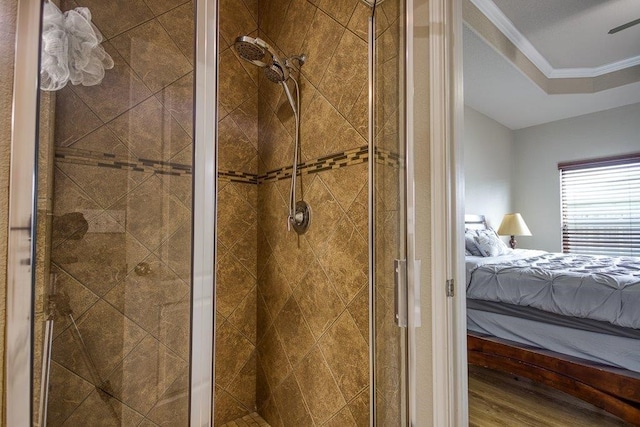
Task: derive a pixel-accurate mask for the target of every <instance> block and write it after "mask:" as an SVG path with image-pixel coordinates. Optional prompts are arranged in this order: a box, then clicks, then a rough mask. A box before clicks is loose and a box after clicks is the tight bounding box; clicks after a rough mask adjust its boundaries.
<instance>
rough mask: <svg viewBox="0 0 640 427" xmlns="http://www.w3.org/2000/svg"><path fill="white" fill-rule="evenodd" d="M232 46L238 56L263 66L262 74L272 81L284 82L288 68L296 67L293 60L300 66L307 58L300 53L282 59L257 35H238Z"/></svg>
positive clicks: (288, 71) (287, 75) (286, 78)
mask: <svg viewBox="0 0 640 427" xmlns="http://www.w3.org/2000/svg"><path fill="white" fill-rule="evenodd" d="M234 47H235V49H236V52H238V55H239V56H240V58H242V59H244V60H245V61H247V62H251V63H252V64H253V65H256V66H258V67H260V68H264V75H265V76H266V77H267V79H269V80H270V81H272V82H273V83H282V82H286V81H287V80H288V79H289V73H290V70H291V69H292V68H296V67H295V66H294V65H293V61H294V60H295V61H296V62H297V63H298V66H301V65H302V64H304V61H306V59H307V57H306V55H304V54H300V55H294V56H291V57H288V58H285V59H284V60H282V59H280V56H278V54H277V53H276V51H275V49H273V48H272V47H271V46H269V44H268V43H267V42H265V41H264V40H262V39H261V38H259V37H255V38H254V37H250V36H240V37H238V38H237V39H236V41H235V43H234ZM267 53H268V54H269V55H267ZM269 56H270V58H269Z"/></svg>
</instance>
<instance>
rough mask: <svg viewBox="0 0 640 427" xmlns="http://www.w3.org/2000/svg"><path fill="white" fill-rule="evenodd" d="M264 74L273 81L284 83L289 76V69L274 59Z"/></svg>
mask: <svg viewBox="0 0 640 427" xmlns="http://www.w3.org/2000/svg"><path fill="white" fill-rule="evenodd" d="M264 75H265V77H266V78H267V79H269V80H270V81H272V82H273V83H282V82H285V81H287V79H288V78H289V69H288V68H287V67H286V66H285V67H283V66H282V65H281V64H280V63H279V62H276V61H274V62H273V64H271V65H270V66H268V67H266V68H265V69H264Z"/></svg>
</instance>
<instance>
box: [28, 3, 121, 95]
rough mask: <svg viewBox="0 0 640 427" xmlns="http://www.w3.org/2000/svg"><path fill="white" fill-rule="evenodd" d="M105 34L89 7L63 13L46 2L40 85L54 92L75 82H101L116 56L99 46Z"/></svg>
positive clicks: (86, 83)
mask: <svg viewBox="0 0 640 427" xmlns="http://www.w3.org/2000/svg"><path fill="white" fill-rule="evenodd" d="M101 42H102V34H100V31H98V29H97V28H96V27H95V26H94V25H93V24H92V23H91V12H90V11H89V9H87V8H86V7H77V8H75V9H74V10H70V11H68V12H65V13H62V12H61V11H60V9H58V7H57V6H56V5H55V4H53V2H50V1H49V2H46V3H45V4H44V10H43V20H42V52H41V67H40V88H41V89H42V90H47V91H53V90H59V89H62V88H63V87H65V85H66V84H67V82H68V81H71V83H73V84H74V85H79V84H82V85H84V86H94V85H97V84H99V83H100V82H102V79H103V78H104V70H105V69H111V68H113V59H111V56H109V54H108V53H107V52H105V50H104V48H103V47H102V46H101V45H100V43H101Z"/></svg>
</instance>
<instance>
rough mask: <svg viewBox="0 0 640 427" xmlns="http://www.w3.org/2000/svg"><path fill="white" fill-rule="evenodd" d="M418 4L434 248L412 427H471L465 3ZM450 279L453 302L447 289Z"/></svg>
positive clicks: (423, 188) (418, 61) (428, 238)
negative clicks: (464, 141) (465, 237)
mask: <svg viewBox="0 0 640 427" xmlns="http://www.w3.org/2000/svg"><path fill="white" fill-rule="evenodd" d="M414 3H415V7H414V34H415V37H414V51H413V54H414V88H415V93H414V118H415V119H416V120H415V123H414V126H413V127H414V133H415V138H416V159H417V160H416V161H420V160H424V163H423V164H427V165H429V168H428V170H429V171H428V172H427V174H426V175H427V176H426V177H425V176H420V175H421V174H420V171H419V170H418V169H416V183H417V184H418V185H419V187H418V188H420V191H419V193H420V194H421V196H419V197H416V222H417V228H418V230H417V233H419V235H420V236H422V237H424V239H423V241H425V242H429V243H428V246H427V245H425V246H427V247H426V248H423V250H425V251H426V256H422V259H423V260H430V261H429V264H428V268H424V269H423V270H425V271H424V272H423V281H422V283H423V285H422V294H423V295H424V296H425V298H423V300H422V312H423V313H424V323H425V324H424V325H423V328H422V329H423V330H422V331H419V332H417V334H416V337H415V341H414V342H413V344H414V345H415V346H416V348H417V353H418V354H419V355H421V356H420V357H419V358H418V359H417V370H416V375H417V377H418V380H417V382H418V386H417V396H418V399H419V400H421V403H419V404H418V408H417V413H416V414H415V415H416V416H415V418H413V420H412V421H413V423H412V425H415V426H429V425H432V426H438V427H440V426H466V425H468V398H467V393H468V386H467V356H466V353H467V346H466V299H465V270H464V251H463V247H464V245H462V244H459V242H462V236H463V235H464V234H463V233H464V172H463V158H462V154H463V146H462V131H463V111H464V102H463V96H462V90H463V81H462V0H414ZM425 22H426V25H425ZM425 51H426V52H425ZM425 69H426V70H428V77H427V78H425V74H426V73H425V72H424V70H425ZM425 100H426V101H425ZM425 103H426V105H425ZM421 117H427V118H428V124H426V125H425V124H424V123H423V122H425V121H426V120H421ZM420 141H427V142H428V143H423V144H420ZM424 146H428V147H427V148H426V152H424V151H423V150H425V148H424ZM420 147H423V148H420ZM425 199H426V202H425ZM421 200H422V205H421ZM423 262H424V261H423ZM450 279H453V281H454V295H453V296H452V297H449V296H447V289H446V288H447V281H448V280H450ZM429 324H430V325H431V327H430V328H428V325H429ZM425 326H426V327H425ZM429 396H430V397H431V398H430V399H429Z"/></svg>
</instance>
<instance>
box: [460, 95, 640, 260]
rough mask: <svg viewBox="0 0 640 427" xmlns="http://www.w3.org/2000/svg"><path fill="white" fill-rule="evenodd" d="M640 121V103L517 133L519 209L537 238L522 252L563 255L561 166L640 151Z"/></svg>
mask: <svg viewBox="0 0 640 427" xmlns="http://www.w3.org/2000/svg"><path fill="white" fill-rule="evenodd" d="M465 113H466V110H465ZM471 117H473V114H471ZM639 117H640V103H639V104H633V105H629V106H625V107H620V108H615V109H611V110H607V111H601V112H598V113H593V114H587V115H584V116H579V117H574V118H570V119H565V120H559V121H557V122H552V123H547V124H544V125H539V126H532V127H530V128H526V129H521V130H517V131H514V132H513V134H514V145H513V160H514V169H513V170H514V173H513V181H512V185H513V193H512V194H513V206H514V207H515V208H516V209H517V210H518V211H519V212H521V213H522V216H523V217H524V218H525V220H526V222H527V225H528V226H529V228H530V229H531V232H532V234H533V236H531V237H519V238H518V246H519V247H522V248H532V249H533V248H535V249H543V250H547V251H552V252H560V251H561V250H562V246H561V235H560V191H559V188H560V179H559V174H558V162H566V161H571V160H582V159H589V158H597V157H606V156H613V155H619V154H625V153H632V152H638V151H640V143H639V142H638V135H639V134H640V120H638V118H639ZM469 145H471V144H469ZM471 155H472V154H470V156H471ZM465 159H467V151H466V149H465ZM473 160H474V158H473V157H471V158H470V161H473ZM479 160H480V161H479V162H478V163H480V164H481V163H482V161H483V160H482V159H479ZM466 162H467V161H465V167H467V163H466ZM467 173H468V172H467ZM467 182H469V179H467ZM470 194H473V193H472V192H471V191H470V190H467V195H470ZM467 200H469V198H467Z"/></svg>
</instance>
